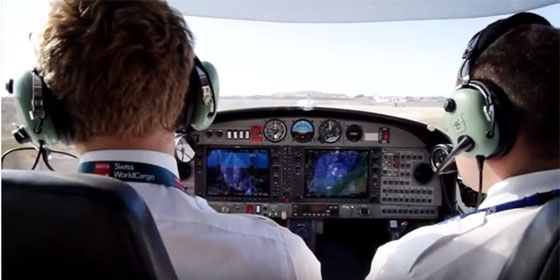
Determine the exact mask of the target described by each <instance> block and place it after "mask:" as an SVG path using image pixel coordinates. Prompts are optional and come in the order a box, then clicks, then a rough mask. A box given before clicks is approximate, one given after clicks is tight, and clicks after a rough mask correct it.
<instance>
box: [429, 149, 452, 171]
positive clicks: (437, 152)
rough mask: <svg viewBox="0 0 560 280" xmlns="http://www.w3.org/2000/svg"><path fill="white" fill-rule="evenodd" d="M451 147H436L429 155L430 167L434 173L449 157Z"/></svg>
mask: <svg viewBox="0 0 560 280" xmlns="http://www.w3.org/2000/svg"><path fill="white" fill-rule="evenodd" d="M450 151H451V146H450V145H446V144H439V145H436V146H435V147H434V148H433V149H432V152H431V155H430V166H431V167H432V170H433V171H436V170H437V169H438V168H439V166H440V165H441V164H442V163H443V162H444V161H445V160H446V159H447V157H449V152H450Z"/></svg>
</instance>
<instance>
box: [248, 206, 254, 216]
mask: <svg viewBox="0 0 560 280" xmlns="http://www.w3.org/2000/svg"><path fill="white" fill-rule="evenodd" d="M247 214H255V206H253V204H247Z"/></svg>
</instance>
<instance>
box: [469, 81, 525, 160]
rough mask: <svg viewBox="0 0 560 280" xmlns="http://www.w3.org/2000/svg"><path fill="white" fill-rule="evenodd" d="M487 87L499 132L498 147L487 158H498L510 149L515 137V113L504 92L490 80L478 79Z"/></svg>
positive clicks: (516, 128)
mask: <svg viewBox="0 0 560 280" xmlns="http://www.w3.org/2000/svg"><path fill="white" fill-rule="evenodd" d="M479 83H483V84H484V85H485V86H486V88H487V89H488V94H489V95H490V96H491V98H492V100H493V101H492V102H493V104H494V117H495V118H496V120H495V122H496V131H498V132H499V139H498V147H496V150H495V151H494V153H492V155H490V157H489V158H499V157H501V156H503V155H505V154H506V153H507V152H509V151H510V150H511V148H512V147H513V145H514V144H515V140H516V138H517V130H518V125H517V115H516V114H515V113H514V112H513V105H512V104H511V101H510V100H509V98H508V97H507V96H506V95H505V93H504V92H503V91H502V90H500V88H499V87H497V86H495V85H494V84H493V83H491V82H490V81H486V80H485V81H479Z"/></svg>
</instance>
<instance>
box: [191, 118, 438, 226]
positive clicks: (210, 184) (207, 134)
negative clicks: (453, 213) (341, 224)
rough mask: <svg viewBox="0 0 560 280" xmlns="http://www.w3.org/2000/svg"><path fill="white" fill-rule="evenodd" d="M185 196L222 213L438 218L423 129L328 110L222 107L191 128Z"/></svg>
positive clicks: (433, 135) (432, 137)
mask: <svg viewBox="0 0 560 280" xmlns="http://www.w3.org/2000/svg"><path fill="white" fill-rule="evenodd" d="M191 136H192V137H193V142H195V151H196V153H195V157H194V161H193V172H194V176H192V177H191V179H189V180H188V181H186V182H185V184H186V186H187V189H188V192H190V193H191V194H196V195H199V196H202V197H205V198H206V199H207V200H208V201H209V203H210V205H211V206H212V207H213V208H214V209H216V210H217V211H219V212H223V213H251V214H258V215H265V216H269V217H272V218H279V219H289V218H312V219H345V218H358V219H378V218H379V219H393V218H406V219H437V218H438V214H439V211H438V209H439V208H440V206H441V205H442V200H443V195H444V194H443V193H442V184H443V182H442V180H441V178H440V177H439V176H437V175H435V174H434V172H433V168H432V167H431V166H430V161H431V160H432V159H431V158H430V152H431V150H432V148H433V147H434V146H436V145H437V144H438V143H442V142H445V141H447V139H446V138H445V137H444V136H443V134H442V133H441V132H439V131H437V130H433V129H432V130H429V129H428V128H426V125H423V124H419V123H416V122H411V121H408V120H402V119H397V118H393V117H388V116H383V115H377V114H368V113H357V112H350V111H342V110H335V109H317V110H313V111H304V110H301V109H293V108H292V109H290V110H288V109H268V110H267V109H258V110H244V111H232V112H225V113H221V114H220V115H218V118H217V119H216V121H215V123H214V124H213V125H212V126H211V127H210V128H209V129H208V130H206V131H201V132H195V133H194V134H193V135H191Z"/></svg>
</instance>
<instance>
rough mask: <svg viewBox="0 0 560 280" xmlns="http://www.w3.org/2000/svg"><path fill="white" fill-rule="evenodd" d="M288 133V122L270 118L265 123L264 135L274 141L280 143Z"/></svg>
mask: <svg viewBox="0 0 560 280" xmlns="http://www.w3.org/2000/svg"><path fill="white" fill-rule="evenodd" d="M286 134H288V128H286V124H285V123H284V122H283V121H281V120H279V119H273V120H269V121H267V122H266V123H265V124H264V137H265V138H266V140H268V141H270V142H272V143H278V142H280V141H282V140H284V138H286Z"/></svg>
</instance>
